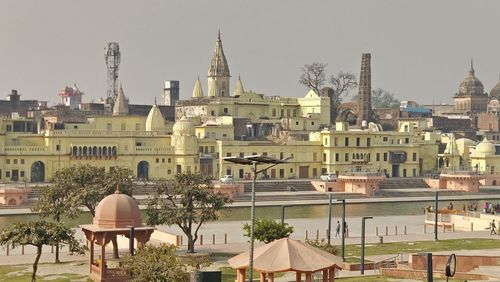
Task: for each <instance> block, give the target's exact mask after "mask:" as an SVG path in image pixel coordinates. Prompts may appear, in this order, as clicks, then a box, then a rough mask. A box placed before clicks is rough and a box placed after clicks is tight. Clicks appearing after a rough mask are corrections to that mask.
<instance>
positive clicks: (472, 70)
mask: <svg viewBox="0 0 500 282" xmlns="http://www.w3.org/2000/svg"><path fill="white" fill-rule="evenodd" d="M469 73H470V74H471V75H472V76H474V58H471V59H470V71H469Z"/></svg>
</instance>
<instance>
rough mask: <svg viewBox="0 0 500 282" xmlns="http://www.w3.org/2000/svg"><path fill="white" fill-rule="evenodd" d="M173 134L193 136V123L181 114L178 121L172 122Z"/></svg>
mask: <svg viewBox="0 0 500 282" xmlns="http://www.w3.org/2000/svg"><path fill="white" fill-rule="evenodd" d="M173 131H174V135H184V136H194V135H195V127H194V124H193V123H192V122H191V121H189V119H188V118H187V117H186V116H183V117H182V118H181V119H180V120H179V121H177V122H176V123H175V124H174V128H173Z"/></svg>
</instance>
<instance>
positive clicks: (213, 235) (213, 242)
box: [212, 234, 215, 245]
mask: <svg viewBox="0 0 500 282" xmlns="http://www.w3.org/2000/svg"><path fill="white" fill-rule="evenodd" d="M212 245H215V234H212Z"/></svg>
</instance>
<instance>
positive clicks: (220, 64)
mask: <svg viewBox="0 0 500 282" xmlns="http://www.w3.org/2000/svg"><path fill="white" fill-rule="evenodd" d="M208 76H230V74H229V66H228V64H227V60H226V56H225V55H224V50H223V49H222V40H221V39H220V30H219V34H218V35H217V41H216V42H215V50H214V55H213V57H212V61H211V62H210V67H209V68H208Z"/></svg>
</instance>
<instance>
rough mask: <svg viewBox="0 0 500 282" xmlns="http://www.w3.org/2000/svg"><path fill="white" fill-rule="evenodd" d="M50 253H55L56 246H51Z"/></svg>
mask: <svg viewBox="0 0 500 282" xmlns="http://www.w3.org/2000/svg"><path fill="white" fill-rule="evenodd" d="M50 253H51V254H53V253H54V246H50Z"/></svg>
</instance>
